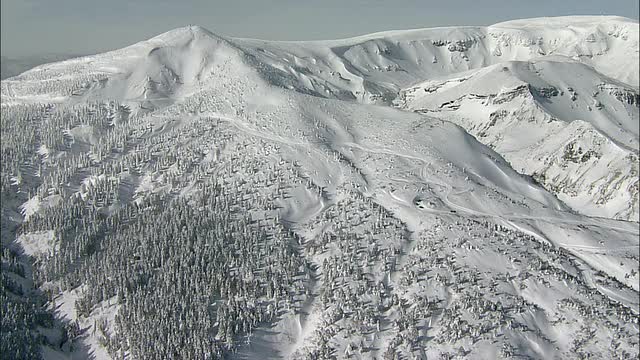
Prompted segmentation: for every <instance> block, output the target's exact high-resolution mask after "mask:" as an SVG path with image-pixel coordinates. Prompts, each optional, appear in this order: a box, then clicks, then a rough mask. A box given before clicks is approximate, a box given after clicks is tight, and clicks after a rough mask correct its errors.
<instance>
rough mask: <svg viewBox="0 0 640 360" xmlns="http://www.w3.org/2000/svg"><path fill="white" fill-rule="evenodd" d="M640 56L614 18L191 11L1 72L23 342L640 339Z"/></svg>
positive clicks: (494, 345)
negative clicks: (341, 30) (150, 31)
mask: <svg viewBox="0 0 640 360" xmlns="http://www.w3.org/2000/svg"><path fill="white" fill-rule="evenodd" d="M637 63H638V23H637V22H634V21H631V20H628V19H624V18H612V17H565V18H550V19H530V20H519V21H512V22H506V23H501V24H497V25H494V26H489V27H455V28H454V27H452V28H436V29H422V30H410V31H393V32H384V33H377V34H372V35H366V36H362V37H357V38H351V39H343V40H333V41H313V42H273V41H262V40H254V39H237V38H225V37H221V36H217V35H215V34H213V33H211V32H209V31H208V30H205V29H203V28H201V27H197V26H189V27H185V28H180V29H176V30H173V31H169V32H167V33H164V34H162V35H159V36H157V37H154V38H152V39H150V40H147V41H143V42H140V43H137V44H134V45H131V46H129V47H126V48H124V49H120V50H116V51H112V52H108V53H104V54H99V55H93V56H88V57H82V58H77V59H71V60H67V61H63V62H58V63H52V64H46V65H42V66H38V67H36V68H34V69H32V70H30V71H27V72H25V73H23V74H20V75H18V76H16V77H13V78H10V79H7V80H5V81H2V83H1V91H2V107H1V110H2V132H3V142H2V178H1V179H2V183H1V185H2V200H3V201H2V204H3V205H2V211H3V216H2V226H3V229H6V231H3V232H4V233H5V234H7V233H8V234H10V235H8V236H7V241H5V240H3V247H5V246H7V249H8V250H7V251H6V252H5V254H4V255H3V269H4V266H5V265H4V264H7V265H6V266H7V267H10V266H13V267H16V266H17V265H11V264H21V265H20V266H24V265H26V264H30V263H31V262H29V261H28V260H29V259H31V260H36V262H35V263H33V266H27V269H29V270H33V275H34V276H33V280H34V281H33V283H32V282H30V280H29V276H28V273H25V272H24V270H23V271H22V272H20V271H13V272H10V273H8V274H7V275H6V277H5V276H4V274H3V295H2V296H3V300H5V301H6V302H11V304H13V305H12V306H13V307H12V309H17V310H13V312H12V313H11V314H12V315H11V316H9V317H8V319H10V320H11V321H13V322H10V321H8V324H9V325H7V326H8V328H12V327H13V328H15V329H20V330H14V331H12V332H9V333H10V335H11V336H12V337H7V338H3V339H2V340H3V346H9V345H5V344H12V346H13V347H11V348H10V349H9V350H11V351H17V350H16V348H20V350H19V351H21V352H22V353H29V354H35V353H37V352H38V349H37V346H36V347H35V348H34V345H33V342H32V341H30V340H29V339H31V338H30V336H32V335H34V334H43V336H44V338H45V340H44V344H45V345H43V348H42V349H43V353H44V355H45V357H47V358H55V357H59V356H64V354H65V352H67V353H68V352H71V353H72V354H74V356H80V357H82V356H86V355H87V354H90V353H92V354H94V355H95V356H97V357H105V358H108V357H115V358H118V357H122V356H128V357H132V358H144V359H146V358H203V357H205V358H206V357H214V358H216V357H220V356H226V357H229V358H243V359H263V358H307V359H325V358H359V359H371V358H382V357H384V358H412V357H413V358H432V357H435V358H454V357H459V358H516V357H523V356H525V357H531V358H545V359H546V358H555V357H558V358H581V357H584V356H587V354H591V356H596V357H600V358H612V357H621V358H625V357H629V358H633V357H635V356H637V354H638V340H637V336H638V307H639V288H638V280H639V279H640V277H639V275H638V260H639V255H638V244H639V243H638V234H639V231H638V223H637V221H633V220H637V216H638V179H637V174H638V164H637V159H638V124H637V120H638V88H637V86H638V79H637V77H638V67H637ZM407 110H411V111H407ZM5 140H6V141H5ZM13 238H15V241H12V242H11V243H10V244H9V245H7V242H8V241H9V240H13ZM21 252H24V254H25V255H23V256H20V255H19V254H20V253H21ZM11 269H13V268H11ZM17 284H19V285H20V286H21V288H22V290H17V289H18V288H19V286H18V285H17ZM36 289H39V291H42V292H44V293H45V294H47V295H48V296H49V301H48V302H47V301H44V300H38V301H42V303H41V302H38V301H35V300H30V299H32V298H34V299H40V297H39V295H37V291H36ZM25 299H26V300H25ZM5 301H3V302H5ZM43 303H44V304H46V305H43ZM30 306H35V307H36V308H37V309H38V310H37V311H38V314H42V315H41V317H43V318H46V316H47V314H51V313H53V314H55V315H56V316H55V319H57V320H55V321H51V322H50V323H46V324H44V323H43V322H42V320H41V319H40V318H35V319H34V318H31V317H26V315H24V314H25V313H27V311H26V310H20V309H28V308H29V307H30ZM23 318H25V319H27V320H24V321H23V320H22V319H23ZM60 321H62V322H64V323H67V325H65V326H66V328H67V332H66V334H67V335H64V334H62V333H61V332H60V331H59V330H56V329H57V328H59V327H60V326H59V325H56V323H57V322H60ZM19 324H21V325H19ZM25 324H26V325H25ZM3 326H4V325H3ZM38 326H39V329H41V330H37V329H38ZM43 328H47V329H50V330H42V329H43ZM64 336H67V338H69V339H70V340H68V341H67V340H65V338H64ZM7 339H9V340H7ZM23 345H24V346H23ZM20 346H23V347H20ZM70 347H72V348H70ZM3 349H4V348H3Z"/></svg>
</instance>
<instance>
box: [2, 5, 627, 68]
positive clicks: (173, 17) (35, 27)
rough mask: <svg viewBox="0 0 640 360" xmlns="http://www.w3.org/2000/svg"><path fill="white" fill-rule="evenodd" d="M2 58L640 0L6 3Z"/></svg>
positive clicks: (320, 34) (576, 10) (514, 15)
mask: <svg viewBox="0 0 640 360" xmlns="http://www.w3.org/2000/svg"><path fill="white" fill-rule="evenodd" d="M0 4H1V5H0V6H1V22H0V28H1V31H0V35H1V47H2V55H3V56H9V57H11V56H24V55H38V54H51V53H55V54H88V53H95V52H102V51H105V50H110V49H115V48H120V47H124V46H126V45H129V44H132V43H135V42H138V41H141V40H145V39H148V38H150V37H152V36H154V35H157V34H159V33H162V32H165V31H168V30H171V29H174V28H177V27H181V26H185V25H189V24H196V25H201V26H203V27H205V28H207V29H209V30H211V31H212V32H214V33H217V34H221V35H229V36H236V37H253V38H261V39H276V40H317V39H332V38H343V37H348V36H355V35H360V34H365V33H370V32H377V31H383V30H399V29H411V28H421V27H433V26H444V25H489V24H492V23H496V22H500V21H504V20H510V19H519V18H527V17H540V16H558V15H620V16H625V17H629V18H633V19H636V20H637V19H638V11H639V10H638V0H527V1H522V0H438V1H433V0H386V1H382V0H313V1H310V0H226V1H219V0H185V1H175V0H174V1H168V0H101V1H96V0H0Z"/></svg>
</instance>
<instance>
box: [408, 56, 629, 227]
mask: <svg viewBox="0 0 640 360" xmlns="http://www.w3.org/2000/svg"><path fill="white" fill-rule="evenodd" d="M639 100H640V95H639V93H638V89H637V88H634V87H631V86H630V85H627V84H625V83H622V82H620V81H617V80H614V79H611V78H608V77H606V76H603V75H601V74H600V73H598V72H596V71H594V70H593V68H591V67H589V66H587V65H584V64H581V63H576V62H573V61H565V59H553V60H551V59H544V60H534V61H527V62H505V63H500V64H496V65H493V66H489V67H486V68H483V69H480V70H472V71H468V72H463V73H458V74H454V75H450V76H446V77H443V78H438V79H432V80H427V81H426V82H423V83H420V84H417V85H414V86H412V87H410V88H408V89H406V90H404V91H402V93H401V96H400V98H399V99H398V101H397V105H398V106H400V107H402V108H407V109H411V110H415V111H420V112H423V113H427V114H429V115H432V116H436V117H438V118H441V119H446V120H449V121H452V122H454V123H457V124H459V125H461V126H463V127H464V128H465V129H467V130H468V131H469V132H470V133H471V134H473V135H474V136H475V137H477V138H478V139H479V140H480V141H482V142H483V143H484V144H487V145H490V146H491V147H492V148H494V149H495V150H496V151H498V152H499V153H500V154H502V155H503V156H504V157H505V158H506V159H507V160H508V161H509V162H510V163H511V165H512V166H513V167H514V168H515V169H517V170H519V171H521V172H522V173H525V174H527V175H532V176H533V177H535V178H536V180H538V181H539V182H540V183H541V184H542V185H544V186H545V187H546V188H547V189H549V190H550V191H552V192H554V193H555V194H556V195H558V197H559V198H560V199H561V200H563V201H564V202H565V203H566V204H568V205H569V206H571V207H572V208H573V209H574V210H576V211H578V212H582V213H584V214H587V215H591V216H602V217H609V218H619V219H625V220H633V221H638V125H639V122H638V114H639V113H638V107H639V105H638V101H639Z"/></svg>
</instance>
